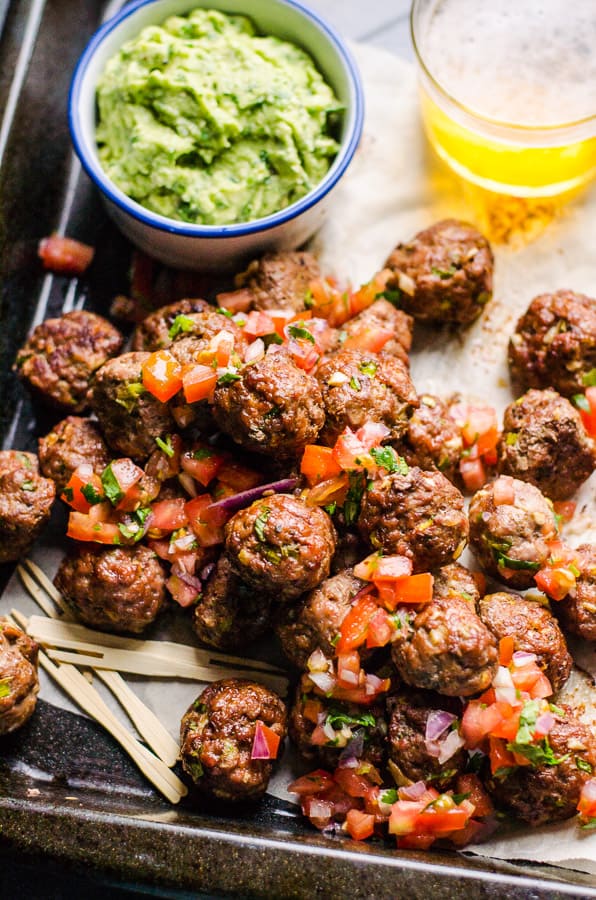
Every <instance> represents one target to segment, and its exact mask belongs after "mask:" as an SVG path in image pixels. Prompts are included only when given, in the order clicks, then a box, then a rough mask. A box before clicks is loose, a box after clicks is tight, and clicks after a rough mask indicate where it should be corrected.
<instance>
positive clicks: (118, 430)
mask: <svg viewBox="0 0 596 900" xmlns="http://www.w3.org/2000/svg"><path fill="white" fill-rule="evenodd" d="M148 358H149V353H140V352H137V353H124V354H123V355H122V356H117V357H116V358H115V359H111V360H109V361H108V362H107V363H106V364H105V365H103V366H102V367H101V369H98V371H97V372H96V373H95V377H94V379H93V382H92V386H91V406H92V407H93V412H94V413H95V415H96V416H97V418H98V420H99V425H100V428H101V430H102V431H103V433H104V435H105V437H106V440H107V442H108V444H109V445H110V447H111V448H112V449H113V450H115V451H116V452H117V453H120V454H122V456H131V457H132V458H133V459H136V460H139V461H141V462H142V461H143V460H145V459H146V458H147V457H148V456H150V455H151V453H153V451H154V450H155V446H156V445H155V439H156V438H162V439H163V438H164V437H166V435H167V433H168V432H169V431H171V430H172V427H173V424H174V423H173V422H172V418H171V416H170V413H169V410H168V407H167V406H166V404H165V403H162V402H161V401H160V400H158V399H157V397H154V396H153V394H150V393H149V391H146V390H145V388H144V387H143V376H142V372H141V368H142V366H143V363H144V362H146V360H147V359H148Z"/></svg>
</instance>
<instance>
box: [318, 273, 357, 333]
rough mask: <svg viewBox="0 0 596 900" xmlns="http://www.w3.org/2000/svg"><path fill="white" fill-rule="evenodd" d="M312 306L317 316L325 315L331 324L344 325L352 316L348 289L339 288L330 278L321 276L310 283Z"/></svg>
mask: <svg viewBox="0 0 596 900" xmlns="http://www.w3.org/2000/svg"><path fill="white" fill-rule="evenodd" d="M308 289H309V293H310V306H311V308H312V309H314V310H315V312H316V314H317V316H323V318H325V319H327V321H328V322H329V324H330V325H333V326H337V325H342V324H343V323H344V322H347V320H348V319H349V318H350V316H351V308H350V297H349V292H348V291H347V290H345V291H342V290H341V289H339V288H338V287H337V286H336V285H335V284H334V283H333V282H332V281H331V279H329V278H325V279H323V278H319V279H316V280H314V281H311V282H310V283H309V285H308Z"/></svg>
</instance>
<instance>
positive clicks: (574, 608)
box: [553, 544, 596, 641]
mask: <svg viewBox="0 0 596 900" xmlns="http://www.w3.org/2000/svg"><path fill="white" fill-rule="evenodd" d="M576 554H577V556H576V560H575V565H576V566H577V568H578V569H579V575H578V577H577V580H576V584H575V587H573V588H572V589H571V590H570V591H569V593H568V594H567V596H566V597H565V598H564V599H563V600H561V601H559V602H557V603H555V605H554V607H553V608H554V610H555V612H556V614H557V616H558V617H559V620H560V621H561V624H562V625H563V627H564V628H565V629H566V630H567V631H570V632H571V633H572V634H576V635H578V637H581V638H583V639H584V640H586V641H596V547H594V546H593V545H592V544H581V545H580V546H579V547H578V548H577V551H576Z"/></svg>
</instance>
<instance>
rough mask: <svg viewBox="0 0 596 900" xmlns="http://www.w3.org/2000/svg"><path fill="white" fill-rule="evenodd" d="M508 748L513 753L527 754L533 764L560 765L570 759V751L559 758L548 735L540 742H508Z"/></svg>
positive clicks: (526, 756)
mask: <svg viewBox="0 0 596 900" xmlns="http://www.w3.org/2000/svg"><path fill="white" fill-rule="evenodd" d="M518 733H519V732H518ZM507 749H508V750H511V752H512V753H519V755H520V756H525V758H526V759H527V760H529V761H530V762H531V763H532V765H533V766H558V765H560V764H561V763H562V762H565V760H566V759H569V753H566V754H565V755H564V756H560V757H558V758H557V757H556V756H555V754H554V753H553V750H552V747H551V745H550V744H549V742H548V738H547V737H545V738H543V739H542V740H541V741H540V743H538V744H528V743H518V741H517V740H516V741H511V742H509V743H508V744H507Z"/></svg>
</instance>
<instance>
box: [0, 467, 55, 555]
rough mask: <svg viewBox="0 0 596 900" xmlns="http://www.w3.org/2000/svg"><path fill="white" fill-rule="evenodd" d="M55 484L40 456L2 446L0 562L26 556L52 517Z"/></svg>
mask: <svg viewBox="0 0 596 900" xmlns="http://www.w3.org/2000/svg"><path fill="white" fill-rule="evenodd" d="M55 497H56V487H55V485H54V482H53V481H52V480H51V479H49V478H42V477H41V475H40V474H39V465H38V461H37V456H35V454H34V453H23V452H21V451H20V450H0V563H4V562H12V561H14V560H17V559H19V557H21V556H24V555H25V554H26V553H27V551H28V549H29V547H30V546H31V544H32V543H33V541H34V540H35V538H36V537H37V535H38V534H39V532H40V531H41V529H42V528H43V526H44V525H45V524H46V522H47V521H48V519H49V518H50V513H51V511H52V504H53V503H54V499H55Z"/></svg>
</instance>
